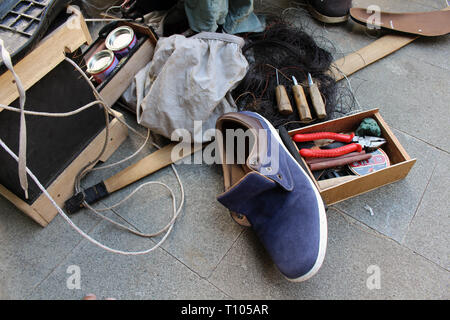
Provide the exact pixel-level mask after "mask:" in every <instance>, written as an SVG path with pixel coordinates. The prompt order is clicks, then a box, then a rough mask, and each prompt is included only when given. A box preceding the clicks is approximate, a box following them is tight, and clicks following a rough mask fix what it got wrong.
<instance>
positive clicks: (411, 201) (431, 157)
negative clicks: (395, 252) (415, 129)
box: [335, 114, 439, 242]
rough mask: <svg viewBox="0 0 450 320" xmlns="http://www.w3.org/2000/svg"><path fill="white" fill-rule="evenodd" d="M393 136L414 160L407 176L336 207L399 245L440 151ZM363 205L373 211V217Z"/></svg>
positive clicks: (397, 135) (401, 134)
mask: <svg viewBox="0 0 450 320" xmlns="http://www.w3.org/2000/svg"><path fill="white" fill-rule="evenodd" d="M382 115H383V114H382ZM383 116H384V115H383ZM394 134H395V136H396V137H397V138H398V139H399V141H400V143H401V144H402V146H403V147H404V148H405V149H406V151H407V152H408V154H409V155H410V157H411V158H416V159H417V161H416V163H415V164H414V166H413V168H412V169H411V171H410V173H409V175H408V176H407V177H406V178H405V179H403V180H401V181H398V182H395V183H393V184H390V185H387V186H384V187H381V188H379V189H376V190H373V191H371V192H368V193H365V194H363V195H360V196H357V197H354V198H351V199H348V200H345V201H343V202H340V203H337V204H336V205H335V206H336V207H337V208H338V209H340V210H342V211H344V212H346V213H347V214H349V215H351V216H352V217H353V218H355V219H357V220H359V221H361V222H363V223H364V224H366V225H368V226H369V227H371V228H373V229H375V230H377V231H378V232H380V233H383V234H384V235H386V236H388V237H390V238H392V239H394V240H396V241H398V242H401V241H402V239H403V237H404V236H405V234H406V232H407V230H408V226H409V224H410V222H411V220H412V218H413V216H414V214H415V212H416V210H417V208H418V206H419V203H420V200H421V199H422V196H423V194H424V192H425V189H426V186H427V184H428V182H429V180H430V178H431V175H432V172H433V169H434V166H435V165H436V164H437V162H438V160H437V156H438V154H439V151H438V150H436V149H435V148H433V147H430V146H428V145H427V144H425V143H423V142H422V141H419V140H417V139H415V138H413V137H411V136H409V135H407V134H404V133H402V132H400V131H398V130H394ZM365 206H369V207H370V208H372V209H373V212H374V215H373V216H372V215H370V212H369V211H368V210H366V209H365Z"/></svg>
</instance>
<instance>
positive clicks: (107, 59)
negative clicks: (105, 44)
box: [87, 50, 119, 83]
mask: <svg viewBox="0 0 450 320" xmlns="http://www.w3.org/2000/svg"><path fill="white" fill-rule="evenodd" d="M118 64H119V60H118V59H117V57H116V56H115V55H114V53H113V52H112V51H111V50H102V51H99V52H97V53H96V54H94V55H93V56H92V57H91V58H90V59H89V61H88V63H87V72H88V73H89V74H91V75H92V76H93V77H94V79H95V80H96V81H97V82H98V83H101V82H103V81H104V80H105V79H106V78H107V77H108V76H109V75H110V74H111V72H112V71H113V70H114V68H115V67H116V66H117V65H118Z"/></svg>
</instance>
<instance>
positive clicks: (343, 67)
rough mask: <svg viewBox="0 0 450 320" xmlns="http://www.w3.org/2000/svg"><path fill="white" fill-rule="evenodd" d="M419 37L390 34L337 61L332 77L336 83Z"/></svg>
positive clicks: (332, 69) (332, 70)
mask: <svg viewBox="0 0 450 320" xmlns="http://www.w3.org/2000/svg"><path fill="white" fill-rule="evenodd" d="M418 37H419V36H415V35H397V34H388V35H386V36H383V37H381V38H379V39H378V40H375V41H374V42H372V43H371V44H369V45H367V46H365V47H364V48H362V49H359V50H358V51H356V52H353V53H350V54H349V55H347V56H345V57H343V58H341V59H339V60H336V61H335V62H334V63H333V64H332V65H331V68H330V75H331V76H333V77H334V78H335V79H336V81H339V80H342V79H343V78H344V75H345V76H349V75H351V74H353V73H355V72H356V71H358V70H361V69H362V68H365V67H366V66H368V65H369V64H372V63H374V62H375V61H378V60H380V59H382V58H384V57H385V56H387V55H389V54H391V53H393V52H395V51H397V50H399V49H400V48H403V47H404V46H406V45H407V44H409V43H411V42H413V41H414V40H416V39H417V38H418Z"/></svg>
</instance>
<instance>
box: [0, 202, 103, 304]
mask: <svg viewBox="0 0 450 320" xmlns="http://www.w3.org/2000/svg"><path fill="white" fill-rule="evenodd" d="M0 208H1V210H0V225H1V232H0V239H1V240H0V299H23V298H24V297H25V296H26V295H27V294H28V293H29V292H30V291H31V290H32V289H33V288H34V287H35V286H37V285H38V284H39V283H40V282H41V281H42V280H44V279H45V278H46V277H47V276H48V275H49V274H50V273H51V272H52V270H53V269H54V268H55V267H56V266H57V265H58V264H59V263H60V262H61V261H62V260H63V259H64V258H65V257H66V256H67V255H68V254H69V253H70V252H71V251H72V250H73V249H74V248H75V247H76V246H77V245H78V244H80V242H81V241H82V238H81V236H80V235H79V234H78V233H76V232H75V231H73V230H72V229H71V227H70V226H69V225H68V224H67V223H66V222H65V221H64V220H63V219H62V218H61V217H60V216H57V217H55V219H53V221H52V222H51V223H50V224H49V225H48V226H47V227H45V228H42V227H41V226H39V225H38V224H37V223H35V222H34V221H32V220H31V219H30V218H28V217H27V216H25V215H24V214H23V213H22V212H20V211H19V210H18V209H17V208H16V207H14V206H13V205H12V204H11V203H9V202H8V201H7V200H6V199H4V198H3V197H1V198H0ZM72 219H73V221H74V222H75V224H77V225H78V226H79V227H80V228H81V229H83V230H85V231H89V230H91V229H92V228H93V227H94V226H95V225H97V224H98V223H99V222H100V220H98V218H96V217H93V216H91V215H89V214H87V213H86V214H83V212H80V214H79V215H75V216H72Z"/></svg>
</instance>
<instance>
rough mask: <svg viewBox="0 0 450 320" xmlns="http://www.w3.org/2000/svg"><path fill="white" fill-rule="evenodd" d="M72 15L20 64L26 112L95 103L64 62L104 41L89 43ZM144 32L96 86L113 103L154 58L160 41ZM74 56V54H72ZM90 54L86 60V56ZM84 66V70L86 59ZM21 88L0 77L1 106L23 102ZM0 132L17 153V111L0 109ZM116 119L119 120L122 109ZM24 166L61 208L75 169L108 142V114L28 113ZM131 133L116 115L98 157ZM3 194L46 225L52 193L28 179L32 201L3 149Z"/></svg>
mask: <svg viewBox="0 0 450 320" xmlns="http://www.w3.org/2000/svg"><path fill="white" fill-rule="evenodd" d="M72 12H74V14H73V15H71V16H69V17H68V18H67V20H66V22H65V23H63V24H62V25H60V26H59V27H57V28H56V29H55V30H54V31H52V32H51V33H50V34H49V35H48V36H47V37H45V38H44V39H43V40H42V41H41V42H40V44H39V45H38V47H36V48H35V49H34V50H33V51H32V52H31V53H29V54H28V55H27V56H26V57H25V58H23V59H22V60H21V61H20V62H19V63H17V64H16V65H15V66H14V67H15V71H16V73H17V74H18V76H19V77H20V78H21V80H22V82H23V85H24V87H25V89H26V90H27V100H26V101H27V102H26V105H25V108H26V109H27V110H35V111H46V112H67V111H71V110H74V109H76V108H79V107H81V106H82V105H84V104H86V103H89V102H91V101H94V100H96V99H95V97H94V96H93V93H92V90H91V88H90V87H89V85H88V84H87V83H86V81H85V80H84V79H82V78H81V76H80V74H79V73H78V71H76V70H75V68H73V66H71V65H70V64H69V63H68V62H66V61H64V58H65V56H66V54H67V55H71V56H72V57H74V58H75V57H76V56H77V55H79V54H80V52H81V51H80V50H79V48H80V47H81V46H82V45H83V44H88V45H91V46H90V47H89V49H88V51H87V54H90V53H91V51H90V50H91V49H93V48H94V50H95V48H97V46H98V45H99V44H100V43H101V41H102V39H97V41H96V42H94V43H92V39H91V36H90V34H89V31H88V29H87V26H86V23H85V21H84V19H83V17H82V15H81V13H80V12H79V11H78V10H76V9H75V8H72ZM133 29H135V30H137V32H138V33H139V39H140V41H139V42H138V45H136V47H135V48H134V50H133V51H132V52H131V54H130V55H129V57H128V58H127V59H126V60H125V61H124V63H122V64H121V65H120V67H118V68H116V70H115V71H114V72H113V74H111V75H110V77H109V78H108V79H107V80H106V81H104V82H103V83H102V84H100V85H99V86H97V90H98V91H99V92H100V94H101V95H102V97H103V99H104V100H105V101H106V103H107V104H109V105H110V106H111V105H112V104H113V103H114V102H115V101H116V100H117V99H118V98H119V97H120V95H121V93H122V92H123V91H124V90H125V89H126V88H127V87H128V85H129V84H130V83H131V81H132V79H133V77H134V75H135V74H136V73H137V71H139V70H140V69H141V68H142V67H143V66H145V64H147V63H148V62H149V61H150V60H151V59H152V56H153V49H154V46H155V44H156V38H155V36H154V35H153V34H152V33H151V31H150V30H149V29H145V28H143V27H140V26H137V25H133ZM72 53H75V54H72ZM85 58H86V57H85ZM79 61H80V66H82V67H83V63H82V62H83V60H82V59H81V60H79ZM18 97H19V95H18V92H17V88H16V85H15V83H14V81H13V77H12V74H11V72H9V71H7V72H5V73H3V74H2V75H0V103H2V104H5V105H12V106H18ZM0 111H1V112H0V137H1V138H2V139H3V140H4V141H5V143H6V144H7V145H8V146H10V148H11V149H12V150H13V151H14V152H15V153H16V154H17V152H18V136H19V135H18V132H19V120H18V119H19V116H18V115H19V114H18V113H15V112H11V111H6V110H3V111H2V110H1V109H0ZM116 115H117V116H119V117H122V115H121V114H120V113H118V112H117V113H116ZM26 119H27V144H28V146H27V166H28V167H29V168H30V169H31V170H32V171H33V172H34V173H35V174H36V176H37V177H38V179H39V180H40V181H41V183H42V184H43V185H44V187H46V189H47V191H48V192H49V193H50V195H51V196H52V197H53V198H54V199H55V201H56V202H57V204H58V205H59V206H63V205H64V202H65V201H66V200H67V199H68V198H70V197H71V196H72V195H73V192H74V181H75V176H76V174H77V173H78V172H79V171H80V170H81V169H82V168H83V167H85V166H86V165H87V164H88V163H90V162H91V161H93V160H94V159H95V158H96V157H97V156H98V154H99V152H100V151H101V149H102V147H103V144H104V140H105V115H104V111H103V109H102V108H100V107H92V108H89V109H87V110H84V111H83V112H81V113H79V114H78V115H75V116H71V117H65V118H48V117H35V116H26ZM127 134H128V130H127V128H126V127H125V126H123V125H122V124H120V123H119V121H118V120H117V119H115V118H113V117H111V121H110V126H109V143H108V145H107V149H106V151H105V153H104V154H103V157H102V158H101V159H100V161H106V159H108V158H109V156H110V155H111V154H112V153H113V152H114V151H115V150H116V149H117V148H118V147H119V146H120V144H121V143H122V142H123V141H124V140H125V139H126V137H127ZM0 163H1V166H0V194H2V195H3V196H4V197H5V198H6V199H8V200H10V201H11V202H12V203H13V204H14V205H15V206H16V207H18V208H19V209H20V210H22V211H23V212H24V213H26V214H27V215H28V216H30V217H31V218H32V219H33V220H35V221H36V222H37V223H39V224H40V225H41V226H46V225H47V224H48V223H49V222H50V221H51V220H52V219H53V218H54V217H55V216H56V215H57V210H56V208H54V207H53V206H52V205H51V203H50V201H49V200H48V199H47V197H46V196H45V195H44V194H42V192H41V191H40V190H39V189H38V188H37V186H36V185H35V183H34V182H33V181H32V180H31V179H30V178H29V198H28V199H25V197H24V193H23V190H22V189H21V188H20V185H19V182H18V175H17V171H18V169H17V162H16V161H15V160H13V159H12V158H11V157H10V156H9V155H8V154H6V152H5V151H4V150H0ZM93 165H94V164H93Z"/></svg>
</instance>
